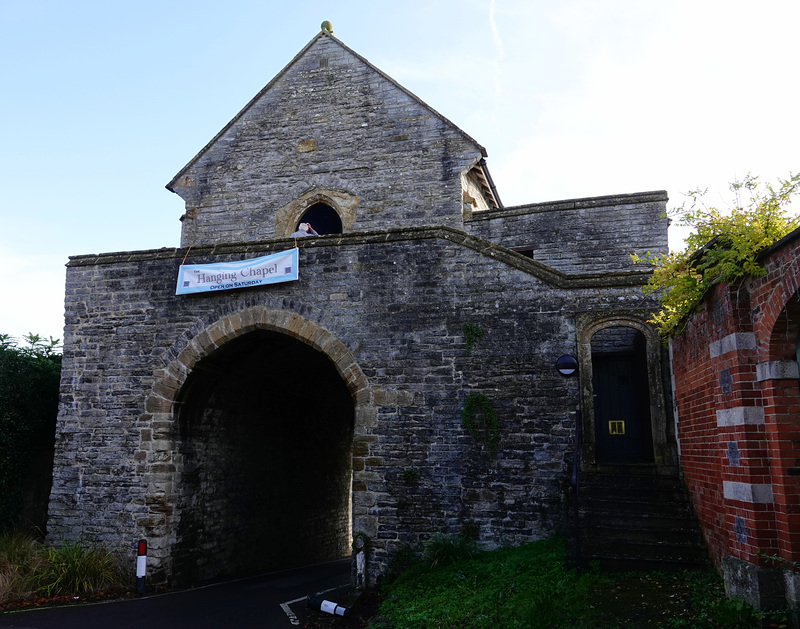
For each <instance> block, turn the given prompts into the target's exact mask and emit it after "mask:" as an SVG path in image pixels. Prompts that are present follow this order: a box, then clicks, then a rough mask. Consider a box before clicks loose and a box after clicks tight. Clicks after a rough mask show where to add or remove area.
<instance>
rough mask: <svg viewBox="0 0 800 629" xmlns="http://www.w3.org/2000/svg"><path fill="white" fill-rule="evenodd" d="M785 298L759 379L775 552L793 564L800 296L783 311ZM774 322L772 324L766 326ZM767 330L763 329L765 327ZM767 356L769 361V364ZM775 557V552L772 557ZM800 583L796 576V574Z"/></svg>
mask: <svg viewBox="0 0 800 629" xmlns="http://www.w3.org/2000/svg"><path fill="white" fill-rule="evenodd" d="M782 298H785V297H783V295H781V294H780V292H779V291H773V292H772V295H771V299H772V301H773V302H776V303H772V304H771V306H772V308H765V310H766V311H767V312H773V313H776V314H777V316H775V318H774V323H773V325H772V330H771V332H770V334H769V336H768V339H766V340H767V348H768V350H767V351H768V353H767V356H763V354H762V356H761V357H760V360H759V363H758V365H757V366H756V377H757V380H758V382H759V385H760V387H761V395H762V399H763V406H764V427H765V437H766V445H767V457H766V461H768V463H769V467H770V477H771V480H772V494H773V500H774V508H775V520H776V522H775V528H776V531H777V536H776V542H775V543H776V546H777V547H776V548H775V549H773V550H774V554H777V555H778V556H780V557H781V558H783V559H785V560H786V561H789V562H797V561H800V512H798V507H797V505H800V381H799V380H798V376H800V369H799V368H798V358H799V357H798V353H799V352H800V294H798V293H795V294H794V295H793V296H792V297H791V298H790V299H789V300H788V301H787V303H786V304H785V305H783V307H781V304H780V303H779V300H781V299H782ZM764 323H766V324H768V323H769V322H764ZM762 329H763V327H762ZM764 358H766V360H764ZM768 554H769V553H768ZM793 578H794V580H795V581H796V582H797V577H796V575H793Z"/></svg>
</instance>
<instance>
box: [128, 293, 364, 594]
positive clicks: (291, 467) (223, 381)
mask: <svg viewBox="0 0 800 629" xmlns="http://www.w3.org/2000/svg"><path fill="white" fill-rule="evenodd" d="M159 375H160V379H159V381H158V382H157V383H156V385H155V386H154V388H153V391H152V392H151V394H150V395H149V397H148V400H147V409H148V411H149V413H148V418H147V419H148V422H147V424H148V425H149V427H150V428H149V429H144V430H142V442H141V444H140V450H139V452H138V453H137V457H138V458H139V460H145V461H146V462H147V464H148V465H147V469H148V474H147V475H146V478H147V480H148V492H147V514H146V517H141V518H140V519H139V522H138V523H139V525H140V527H141V529H142V534H143V536H145V537H147V538H148V540H149V549H148V550H149V555H148V558H149V562H150V565H151V566H152V569H153V575H154V578H155V579H156V580H167V581H170V582H171V583H177V584H180V583H196V582H200V581H205V580H209V579H213V578H216V577H218V576H226V575H231V574H242V573H245V572H251V571H253V570H263V569H274V568H281V567H287V566H290V565H300V564H305V563H312V562H316V561H322V560H326V559H332V558H338V557H342V556H345V555H347V554H348V553H349V552H350V544H351V540H352V531H353V522H352V513H353V494H352V487H353V484H354V483H355V482H357V481H358V480H359V479H358V474H359V471H358V470H361V469H363V466H361V465H356V466H354V456H353V452H354V443H355V442H356V441H357V439H356V438H355V434H356V433H357V432H358V433H361V432H363V431H364V430H365V426H367V425H369V424H370V423H372V422H374V417H375V415H376V411H375V406H374V404H373V401H372V400H373V391H372V389H371V388H370V386H369V385H368V383H367V381H366V378H365V377H364V375H363V373H362V372H361V370H360V368H359V367H358V364H357V363H356V362H355V360H354V358H353V356H352V355H351V354H350V352H349V351H348V350H347V348H346V347H344V346H343V345H342V343H341V342H340V341H338V340H337V339H336V338H335V337H333V335H331V334H330V333H329V332H328V331H327V330H325V329H324V328H322V327H321V326H319V325H317V324H315V323H313V322H311V321H309V320H307V319H304V318H303V317H301V316H299V315H297V314H294V313H291V312H287V311H282V310H273V309H269V308H265V307H253V308H250V309H247V310H245V311H242V312H239V313H236V314H233V315H230V316H227V317H224V318H223V319H220V320H218V321H216V322H215V323H213V324H212V325H210V326H208V327H207V328H206V329H204V330H202V331H201V332H199V333H198V334H196V335H195V336H194V337H193V338H192V339H191V340H189V342H188V343H186V344H185V347H184V348H183V350H182V351H181V352H180V353H179V354H178V356H177V357H176V358H175V359H174V360H173V361H172V362H171V363H170V364H169V365H168V366H167V368H166V369H165V370H164V371H163V373H161V374H159ZM354 467H355V469H356V471H355V473H354Z"/></svg>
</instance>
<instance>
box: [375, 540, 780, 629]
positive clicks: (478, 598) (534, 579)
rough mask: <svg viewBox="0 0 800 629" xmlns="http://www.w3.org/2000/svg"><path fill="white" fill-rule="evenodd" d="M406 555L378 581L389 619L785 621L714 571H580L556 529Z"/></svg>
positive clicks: (413, 623)
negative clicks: (520, 540)
mask: <svg viewBox="0 0 800 629" xmlns="http://www.w3.org/2000/svg"><path fill="white" fill-rule="evenodd" d="M462 539H463V538H462ZM440 542H442V543H440ZM458 545H459V542H458V541H457V540H455V539H454V538H447V539H443V540H437V542H436V544H435V547H436V548H437V552H438V551H441V552H445V549H446V552H448V553H449V551H450V550H452V549H453V548H455V547H457V546H458ZM432 548H433V546H431V545H429V546H428V550H429V552H430V550H431V549H432ZM407 554H409V555H410V551H408V553H407ZM465 557H466V554H465ZM409 558H410V559H411V561H407V562H406V563H408V564H410V566H411V567H410V568H409V569H408V570H407V571H406V572H405V573H403V574H401V575H400V576H399V577H398V578H396V579H395V580H393V581H392V582H390V583H389V584H388V585H387V586H386V587H385V589H384V596H385V599H384V602H383V604H382V605H381V609H380V613H381V616H382V617H383V618H384V619H385V621H386V622H387V623H389V625H388V626H391V627H392V629H412V628H413V629H450V628H454V627H458V629H557V628H562V629H580V628H586V629H589V628H591V629H619V628H620V627H625V629H645V628H646V629H673V628H675V629H677V628H680V627H686V628H689V627H691V628H692V629H703V628H704V629H734V628H736V629H757V628H759V627H761V626H770V627H772V626H774V627H786V626H787V624H786V618H787V616H786V614H785V613H773V614H764V613H760V612H758V611H756V610H754V609H753V608H752V607H750V606H748V605H747V604H745V603H744V602H743V601H741V600H740V599H734V600H728V599H727V598H725V591H724V587H723V585H722V580H721V579H720V578H719V577H718V576H717V575H716V574H715V573H713V572H706V571H701V570H694V571H677V572H651V573H642V572H635V573H604V572H598V571H597V570H585V571H583V572H582V573H581V574H577V573H576V572H575V571H574V570H572V569H570V568H569V567H568V564H567V551H566V545H565V543H564V540H562V539H548V540H541V541H538V542H533V543H531V544H526V545H524V546H519V547H516V548H500V549H499V550H496V551H492V552H479V553H475V552H473V553H471V558H469V557H467V558H462V559H457V558H455V557H453V561H452V562H444V561H440V562H438V563H437V565H436V566H435V567H433V568H432V567H431V562H430V561H424V562H419V561H413V555H410V557H409ZM427 558H428V559H430V556H429V555H428V557H427ZM762 623H765V624H763V625H762ZM381 626H384V625H381ZM376 627H377V626H376Z"/></svg>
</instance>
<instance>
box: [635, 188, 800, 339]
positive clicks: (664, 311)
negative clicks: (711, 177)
mask: <svg viewBox="0 0 800 629" xmlns="http://www.w3.org/2000/svg"><path fill="white" fill-rule="evenodd" d="M731 190H732V191H733V193H734V197H735V198H734V201H733V203H732V204H731V207H729V208H727V209H719V208H716V207H711V206H708V205H707V204H706V202H705V194H706V191H704V190H696V191H693V192H690V193H689V196H690V197H691V199H692V202H691V205H690V207H689V208H688V209H687V208H686V206H685V205H686V204H684V205H683V206H681V207H680V208H678V209H677V210H674V211H673V212H672V214H673V215H674V217H675V218H677V224H678V225H679V226H682V227H689V228H690V229H691V232H690V233H689V235H688V236H687V237H686V248H685V249H684V250H683V251H672V252H670V253H668V254H666V253H665V254H660V255H654V256H646V257H644V258H642V257H639V256H637V255H632V256H631V259H632V260H633V262H634V263H636V262H642V261H645V260H647V261H649V262H650V263H651V264H652V265H653V266H654V269H653V275H652V277H651V278H650V280H649V281H648V283H647V284H646V285H645V287H644V291H645V292H646V293H656V294H657V295H658V297H659V300H660V301H661V309H660V310H659V311H658V312H656V313H653V318H652V319H651V320H650V322H651V323H654V324H655V325H656V326H657V327H658V329H659V331H660V332H661V334H662V336H663V337H664V338H669V337H672V336H675V335H676V334H679V333H680V332H681V331H682V330H683V327H684V325H685V322H686V319H687V317H689V315H691V314H692V313H693V312H695V310H696V309H697V308H698V306H699V305H700V304H701V302H702V300H703V297H704V295H705V294H706V291H708V289H709V288H711V287H712V286H714V285H715V284H719V283H721V282H735V281H737V280H740V279H741V278H743V277H746V276H759V275H763V274H764V273H765V271H764V269H763V268H761V266H760V265H759V263H758V260H757V257H758V254H759V253H760V252H761V251H763V250H764V249H765V248H766V247H768V246H769V245H771V244H773V243H775V242H777V241H778V240H780V239H781V238H782V237H783V236H785V235H786V234H788V233H789V232H791V231H792V230H794V229H796V228H797V227H798V226H800V217H798V216H797V215H795V214H790V213H789V209H790V204H791V202H792V199H793V198H794V197H796V195H797V194H798V193H800V174H797V175H790V176H789V178H788V179H786V180H779V182H778V186H777V187H773V186H772V185H771V184H768V183H767V184H762V183H760V182H759V180H758V177H754V176H753V175H749V174H748V175H747V176H746V177H745V178H744V180H743V181H736V182H734V183H732V184H731Z"/></svg>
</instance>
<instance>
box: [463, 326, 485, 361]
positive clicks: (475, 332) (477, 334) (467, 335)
mask: <svg viewBox="0 0 800 629" xmlns="http://www.w3.org/2000/svg"><path fill="white" fill-rule="evenodd" d="M482 336H483V330H481V329H480V328H479V327H478V326H477V325H473V324H472V323H465V324H464V343H465V344H466V346H467V356H469V355H470V354H472V348H473V346H474V345H475V343H477V342H478V339H480V338H481V337H482Z"/></svg>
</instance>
